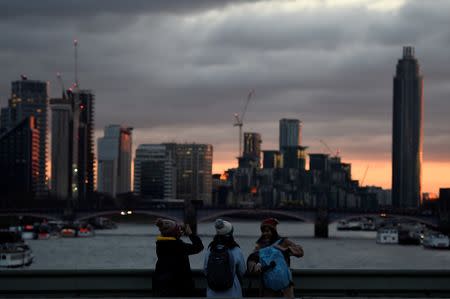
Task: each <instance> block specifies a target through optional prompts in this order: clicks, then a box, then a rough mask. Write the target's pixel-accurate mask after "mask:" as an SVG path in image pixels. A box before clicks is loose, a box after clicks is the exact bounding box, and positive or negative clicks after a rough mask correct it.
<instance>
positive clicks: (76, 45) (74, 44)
mask: <svg viewBox="0 0 450 299" xmlns="http://www.w3.org/2000/svg"><path fill="white" fill-rule="evenodd" d="M73 48H74V50H75V53H74V55H75V87H78V40H76V39H75V40H74V41H73Z"/></svg>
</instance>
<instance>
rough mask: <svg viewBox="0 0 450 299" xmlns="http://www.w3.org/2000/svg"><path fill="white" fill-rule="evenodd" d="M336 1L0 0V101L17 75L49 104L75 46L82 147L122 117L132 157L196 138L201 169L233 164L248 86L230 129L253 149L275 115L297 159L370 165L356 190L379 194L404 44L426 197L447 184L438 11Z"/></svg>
mask: <svg viewBox="0 0 450 299" xmlns="http://www.w3.org/2000/svg"><path fill="white" fill-rule="evenodd" d="M152 2H153V1H152ZM336 2H337V1H321V2H320V3H322V4H321V5H319V4H307V2H305V1H298V2H296V3H293V2H284V1H282V2H277V4H276V5H274V3H273V2H271V1H259V2H234V1H226V2H223V3H220V4H219V3H210V2H209V3H208V2H206V3H205V2H201V1H200V2H186V3H188V4H183V5H176V4H169V3H164V2H158V1H155V2H153V3H151V4H146V3H144V2H139V5H137V6H138V8H136V9H127V10H125V8H124V7H123V6H122V4H121V3H119V2H114V1H113V2H111V5H110V6H109V7H108V8H107V9H106V8H102V5H100V6H99V5H98V4H97V3H95V4H93V6H92V7H89V8H88V7H84V6H83V4H81V6H82V7H81V9H77V10H76V9H71V7H70V5H69V4H65V5H64V4H63V5H59V4H55V3H56V2H55V3H53V4H55V5H48V6H46V5H45V4H43V5H42V7H38V6H41V5H37V4H29V5H24V3H21V2H20V1H19V2H18V4H16V3H8V4H1V5H0V6H3V8H4V9H3V10H2V11H4V12H5V13H6V16H8V15H9V16H15V18H8V17H5V18H4V19H2V20H1V21H0V24H3V26H4V28H5V29H8V28H9V29H8V31H9V32H10V34H8V35H5V36H4V37H3V39H4V42H3V43H2V46H0V53H2V54H4V55H0V63H1V64H2V65H3V68H4V70H5V71H4V72H2V74H1V75H0V106H2V107H4V106H5V104H6V103H7V100H8V97H9V93H10V89H9V88H10V83H11V81H13V80H16V79H17V78H18V77H19V75H20V74H21V73H24V74H27V75H28V76H29V78H30V79H32V80H44V81H47V80H49V81H51V97H56V96H58V95H60V93H61V92H60V89H61V88H60V86H59V84H58V83H57V80H56V77H55V73H56V72H58V71H60V72H61V73H62V74H63V79H64V83H65V85H66V87H67V86H69V85H70V83H71V82H72V81H73V58H72V57H73V49H72V40H73V39H74V38H77V39H78V40H79V41H80V47H79V61H80V63H79V80H80V84H81V85H82V86H86V87H89V88H92V89H93V90H94V91H95V94H96V109H95V110H96V120H95V125H96V127H95V129H96V132H95V139H96V138H98V137H101V134H102V133H101V132H102V129H103V127H104V126H105V125H106V124H109V123H118V124H120V123H126V124H129V125H131V126H133V127H134V128H135V130H134V136H135V138H134V149H135V148H136V147H137V145H139V144H144V143H160V142H171V141H176V142H192V141H195V142H197V143H208V144H212V145H213V146H214V165H213V167H214V172H218V171H220V170H225V169H227V168H231V167H235V166H237V161H236V159H235V156H236V151H237V148H238V142H237V139H236V128H234V127H233V114H234V113H235V112H238V113H240V112H241V111H242V108H243V105H244V101H245V98H246V95H247V93H248V90H250V89H252V88H254V89H255V95H254V98H253V99H252V101H251V102H250V105H249V107H248V111H247V115H246V120H245V123H244V128H243V131H244V132H258V133H260V134H261V137H262V140H263V144H262V149H263V150H268V149H276V148H277V147H278V146H277V144H278V121H279V120H280V119H282V118H296V119H301V120H302V122H303V142H302V143H303V145H305V146H308V147H309V149H308V152H310V153H319V152H323V153H327V149H326V148H324V146H323V145H322V144H321V143H320V140H324V141H326V143H327V144H328V145H329V146H330V147H331V149H332V150H333V151H337V150H338V149H339V151H340V154H341V157H342V159H343V161H345V162H348V163H352V169H353V176H354V178H355V179H360V180H361V178H362V177H363V173H364V170H365V169H366V167H367V166H368V165H369V169H368V172H367V177H366V179H365V184H370V185H380V186H383V187H385V188H390V184H391V183H390V180H391V169H390V168H391V146H392V144H391V129H392V128H391V126H392V120H391V118H392V77H393V75H392V74H393V72H394V70H395V62H396V61H397V59H398V56H399V53H400V51H401V48H402V47H403V46H405V45H411V46H414V47H415V49H416V56H417V57H418V58H419V60H420V62H421V68H422V72H423V74H424V78H425V80H426V84H425V87H424V101H425V107H424V157H423V160H424V163H423V184H422V185H423V191H424V192H436V193H437V191H438V188H439V187H446V186H448V185H450V182H449V181H448V180H446V178H445V175H444V174H445V173H446V172H448V170H449V169H450V159H449V158H448V152H449V149H450V141H449V140H448V135H449V133H450V125H449V122H448V120H447V116H446V114H447V113H446V111H448V110H449V109H450V107H449V103H446V102H448V98H449V95H450V87H449V86H448V84H446V82H448V81H449V80H450V70H449V68H448V67H447V65H448V62H449V59H450V58H449V56H448V53H447V52H448V51H446V49H448V45H449V44H450V39H449V38H448V37H449V36H450V32H449V28H450V26H448V25H449V24H450V21H449V20H450V18H448V14H449V13H448V11H450V5H449V3H446V2H444V1H434V2H433V3H432V4H430V3H429V2H427V3H426V4H424V3H423V2H422V1H344V2H342V1H341V4H338V3H336ZM313 3H314V2H313ZM317 3H318V2H317ZM19 7H20V8H19ZM83 7H84V8H86V9H85V10H83ZM76 11H80V12H81V11H83V14H81V13H80V15H77V14H78V13H77V12H76ZM18 12H19V14H20V15H17V14H18ZM125 14H127V17H125V16H124V15H125ZM128 16H129V17H128ZM49 17H50V18H52V21H49V20H48V19H49ZM411 17H414V20H416V22H417V23H413V22H411V21H410V20H411ZM344 19H352V20H353V22H349V24H347V23H346V22H342V20H344ZM325 20H326V21H325ZM274 21H276V22H277V23H276V24H277V26H275V28H270V27H271V26H268V25H266V24H271V23H273V22H274ZM111 23H114V26H112V25H111ZM354 23H358V24H360V26H358V27H360V28H354V26H353V25H352V24H354ZM55 24H57V25H58V26H55ZM419 24H420V26H419ZM49 28H51V30H50V29H49ZM163 31H164V32H165V35H164V36H163V35H161V32H163ZM194 32H196V34H193V33H194ZM167 33H168V34H167ZM34 36H39V40H36V39H35V37H34ZM166 36H171V37H170V38H168V37H166ZM43 41H45V42H43ZM118 41H120V42H118ZM155 41H156V42H155ZM49 45H50V47H49Z"/></svg>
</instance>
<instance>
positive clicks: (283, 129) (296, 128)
mask: <svg viewBox="0 0 450 299" xmlns="http://www.w3.org/2000/svg"><path fill="white" fill-rule="evenodd" d="M279 138H280V151H283V148H284V147H288V146H294V147H297V146H299V145H301V144H302V122H301V121H300V120H298V119H286V118H283V119H280V136H279Z"/></svg>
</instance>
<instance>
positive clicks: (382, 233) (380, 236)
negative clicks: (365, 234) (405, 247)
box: [377, 228, 398, 244]
mask: <svg viewBox="0 0 450 299" xmlns="http://www.w3.org/2000/svg"><path fill="white" fill-rule="evenodd" d="M377 243H379V244H397V243H398V230H397V229H394V228H381V229H379V230H378V231H377Z"/></svg>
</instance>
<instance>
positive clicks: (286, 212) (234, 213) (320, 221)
mask: <svg viewBox="0 0 450 299" xmlns="http://www.w3.org/2000/svg"><path fill="white" fill-rule="evenodd" d="M64 212H67V211H62V210H61V209H31V210H4V209H3V210H0V216H2V215H3V216H5V215H8V216H32V217H36V218H46V219H49V220H62V219H63V218H64V216H65V213H64ZM129 214H139V215H147V216H149V217H152V218H168V219H172V220H175V221H179V222H183V221H186V219H189V220H188V223H190V224H191V226H193V227H196V224H197V223H202V222H212V221H214V220H215V219H217V218H228V217H245V218H250V219H262V218H266V217H278V218H282V219H290V220H295V221H300V222H305V223H314V224H315V225H316V228H318V230H315V236H316V237H327V236H328V225H329V224H330V223H334V222H337V221H339V220H348V219H354V218H361V217H372V218H380V217H385V218H394V219H397V220H403V221H415V222H419V223H422V224H425V225H427V226H429V227H433V228H438V225H439V218H438V216H436V215H422V214H420V213H414V214H412V213H405V212H402V211H390V212H387V211H385V210H379V211H368V210H346V209H342V210H333V209H327V210H322V211H320V210H318V209H280V208H277V209H263V208H229V209H220V208H204V207H197V208H193V209H186V208H185V207H173V208H152V209H148V208H147V209H145V208H137V209H130V210H128V209H118V208H116V209H105V210H75V211H72V215H71V216H72V219H71V220H72V221H85V220H88V219H91V218H95V217H101V216H113V215H124V216H126V215H129Z"/></svg>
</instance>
